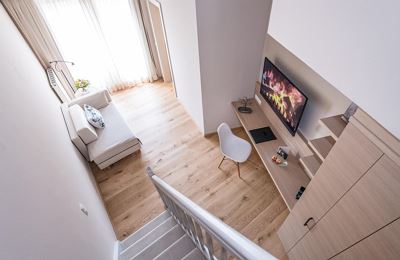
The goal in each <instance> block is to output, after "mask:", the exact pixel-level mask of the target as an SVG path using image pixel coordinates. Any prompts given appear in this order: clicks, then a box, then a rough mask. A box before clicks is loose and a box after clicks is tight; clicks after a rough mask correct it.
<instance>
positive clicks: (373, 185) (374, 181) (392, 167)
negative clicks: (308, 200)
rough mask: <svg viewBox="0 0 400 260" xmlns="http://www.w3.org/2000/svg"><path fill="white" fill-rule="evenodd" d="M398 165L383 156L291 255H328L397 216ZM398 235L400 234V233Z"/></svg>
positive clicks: (399, 206) (399, 209) (399, 193)
mask: <svg viewBox="0 0 400 260" xmlns="http://www.w3.org/2000/svg"><path fill="white" fill-rule="evenodd" d="M399 187H400V167H399V166H398V165H397V164H395V163H394V162H393V161H392V160H390V159H389V158H388V157H387V156H382V158H381V159H380V160H379V161H378V162H377V163H376V164H375V165H374V166H373V167H372V168H371V169H370V170H369V171H368V172H367V173H366V174H365V176H364V177H363V178H362V179H361V180H360V181H358V182H357V183H356V184H355V185H354V187H353V188H352V189H351V190H349V191H348V192H347V193H346V194H345V195H344V196H343V198H342V199H340V200H339V201H338V203H337V204H336V205H335V206H334V207H332V209H330V210H329V212H328V213H327V214H326V215H325V216H324V217H323V218H322V219H321V220H320V221H319V222H318V223H317V224H316V225H315V226H314V227H313V228H312V229H311V231H310V232H308V233H307V234H306V235H305V236H304V238H303V239H301V241H300V242H299V243H297V244H296V246H295V247H293V248H292V250H290V251H289V257H290V259H328V258H331V257H333V256H334V255H335V254H337V253H338V252H341V251H343V250H345V249H346V248H348V247H351V246H353V245H354V244H356V243H357V242H358V241H360V240H362V239H363V238H365V237H367V236H369V235H371V234H372V233H373V232H375V231H376V230H379V229H381V228H382V227H384V226H385V225H386V224H387V223H390V222H392V221H394V220H396V219H397V218H399V217H400V189H399ZM399 236H400V234H399Z"/></svg>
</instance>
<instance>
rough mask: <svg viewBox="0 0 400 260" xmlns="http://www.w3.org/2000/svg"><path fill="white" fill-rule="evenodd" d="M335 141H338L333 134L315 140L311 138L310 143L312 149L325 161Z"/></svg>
mask: <svg viewBox="0 0 400 260" xmlns="http://www.w3.org/2000/svg"><path fill="white" fill-rule="evenodd" d="M335 142H336V141H335V139H333V137H332V136H325V137H321V138H317V139H314V140H309V141H308V144H309V145H310V147H311V149H313V150H314V152H315V154H316V155H317V156H318V157H319V159H321V161H324V160H325V158H326V157H327V156H328V154H329V151H330V150H331V149H332V147H333V145H334V144H335Z"/></svg>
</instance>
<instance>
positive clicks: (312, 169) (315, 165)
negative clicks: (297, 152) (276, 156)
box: [299, 155, 321, 179]
mask: <svg viewBox="0 0 400 260" xmlns="http://www.w3.org/2000/svg"><path fill="white" fill-rule="evenodd" d="M299 162H300V165H301V166H302V167H303V169H304V171H305V172H306V173H307V175H308V177H310V179H312V178H313V177H314V175H315V174H316V173H317V171H318V169H319V167H320V166H321V162H320V161H319V159H317V158H316V156H314V155H310V156H306V157H301V158H300V159H299Z"/></svg>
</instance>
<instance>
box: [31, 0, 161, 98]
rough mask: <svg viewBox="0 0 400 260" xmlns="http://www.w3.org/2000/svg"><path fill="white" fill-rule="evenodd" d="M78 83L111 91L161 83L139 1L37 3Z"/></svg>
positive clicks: (50, 0) (40, 0) (57, 0)
mask: <svg viewBox="0 0 400 260" xmlns="http://www.w3.org/2000/svg"><path fill="white" fill-rule="evenodd" d="M35 1H36V3H37V4H38V6H39V8H40V10H41V12H42V13H43V16H44V17H45V19H46V21H47V24H48V26H49V27H50V30H51V31H52V34H53V36H54V38H55V40H56V42H57V45H58V47H59V49H60V51H61V53H62V55H63V57H64V59H66V60H70V61H73V62H74V63H75V66H74V67H72V69H71V71H72V74H73V76H74V78H75V79H77V78H82V79H88V80H89V81H90V82H91V84H92V85H94V86H97V87H104V88H107V89H109V90H111V91H115V90H120V89H124V88H127V87H130V86H133V85H135V84H137V83H141V82H151V81H153V80H155V79H157V75H156V70H155V67H154V64H153V63H152V61H151V58H150V54H149V50H148V46H147V43H146V41H145V39H144V37H143V31H142V27H141V23H140V20H138V19H140V18H139V17H140V16H138V15H137V12H136V8H135V5H134V2H133V1H135V0H35Z"/></svg>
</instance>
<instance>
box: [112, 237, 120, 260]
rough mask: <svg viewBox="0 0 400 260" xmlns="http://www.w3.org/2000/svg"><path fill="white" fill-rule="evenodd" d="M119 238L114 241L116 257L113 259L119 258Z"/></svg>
mask: <svg viewBox="0 0 400 260" xmlns="http://www.w3.org/2000/svg"><path fill="white" fill-rule="evenodd" d="M119 250H120V249H119V240H117V241H115V243H114V257H113V260H118V258H119Z"/></svg>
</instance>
